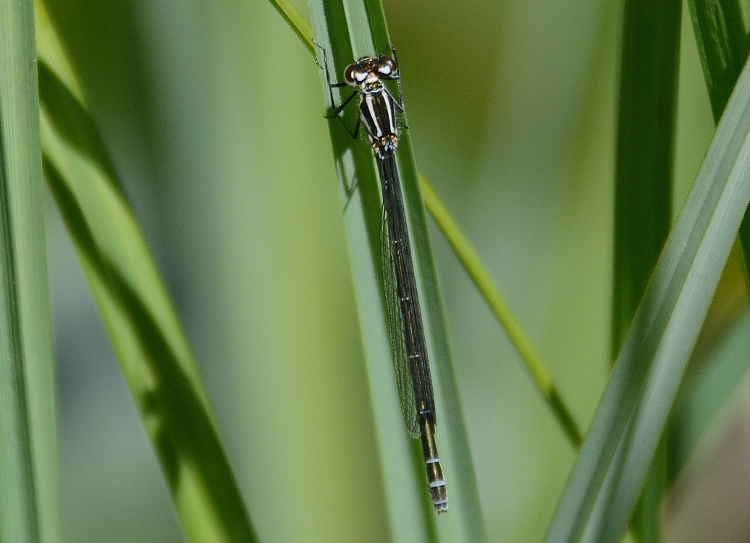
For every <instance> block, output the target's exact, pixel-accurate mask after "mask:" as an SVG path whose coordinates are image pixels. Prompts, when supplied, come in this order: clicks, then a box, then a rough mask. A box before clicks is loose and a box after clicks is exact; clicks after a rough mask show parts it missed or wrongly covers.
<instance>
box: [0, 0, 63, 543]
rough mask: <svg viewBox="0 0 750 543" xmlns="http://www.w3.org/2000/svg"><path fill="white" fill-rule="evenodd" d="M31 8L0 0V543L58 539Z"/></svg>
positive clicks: (37, 101)
mask: <svg viewBox="0 0 750 543" xmlns="http://www.w3.org/2000/svg"><path fill="white" fill-rule="evenodd" d="M38 111H39V98H38V96H37V77H36V64H35V51H34V12H33V6H32V4H31V3H30V2H28V1H23V2H0V387H2V388H1V389H0V541H8V542H11V541H12V542H13V543H27V542H28V543H36V542H41V543H48V542H57V541H59V540H60V534H59V530H60V526H59V524H60V518H59V482H58V464H57V434H56V429H55V393H54V386H53V367H52V348H51V338H50V316H49V293H48V290H47V267H46V254H45V237H44V236H45V232H44V213H43V199H42V169H41V151H40V148H39V113H38Z"/></svg>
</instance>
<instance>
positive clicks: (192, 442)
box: [36, 3, 256, 542]
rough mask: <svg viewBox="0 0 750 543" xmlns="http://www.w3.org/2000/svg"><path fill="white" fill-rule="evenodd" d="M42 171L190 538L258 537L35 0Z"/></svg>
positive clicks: (175, 324)
mask: <svg viewBox="0 0 750 543" xmlns="http://www.w3.org/2000/svg"><path fill="white" fill-rule="evenodd" d="M36 7H37V24H38V44H39V88H40V92H41V100H42V147H43V153H44V172H45V176H46V178H47V182H48V184H49V187H50V190H51V192H52V194H53V195H54V197H55V200H56V202H57V204H58V206H59V208H60V213H61V214H62V216H63V218H64V220H65V223H66V225H67V227H68V229H69V231H70V234H71V236H72V238H73V241H74V244H75V247H76V250H77V252H78V256H79V258H80V260H81V264H82V267H83V270H84V272H85V274H86V278H87V280H88V282H89V285H90V287H91V289H92V291H93V293H94V298H95V300H96V303H97V305H98V307H99V311H100V312H101V314H102V317H103V320H104V324H105V326H106V328H107V331H108V333H109V337H110V339H111V341H112V344H113V346H114V349H115V352H116V354H117V356H118V359H119V361H120V364H121V367H122V371H123V374H124V375H125V379H126V381H127V383H128V386H129V387H130V390H131V393H132V395H133V399H134V400H135V403H136V406H137V407H138V410H139V412H140V415H141V417H142V418H143V424H144V427H145V428H146V431H147V433H148V435H149V437H150V439H151V441H152V443H153V445H154V448H155V449H156V452H157V454H158V456H159V459H160V461H161V465H162V468H163V470H164V473H165V475H166V478H167V482H168V484H169V487H170V490H171V492H172V496H173V499H174V502H175V506H176V508H177V512H178V515H179V517H180V520H181V522H182V527H183V530H184V532H185V535H186V537H187V539H188V540H189V541H194V542H203V541H217V542H218V541H226V542H236V541H255V540H256V538H255V535H254V533H253V528H252V526H251V525H250V522H249V519H248V517H247V513H246V511H245V507H244V504H243V502H242V499H241V496H240V493H239V490H238V488H237V484H236V482H235V480H234V476H233V475H232V472H231V469H230V467H229V464H228V462H227V458H226V455H225V453H224V451H223V449H222V446H221V443H220V442H219V436H218V434H217V432H216V428H215V424H214V421H213V416H212V414H211V411H210V408H209V405H208V401H207V398H206V394H205V392H204V389H203V385H202V383H201V380H200V377H199V375H198V371H197V368H196V365H195V361H194V359H193V356H192V353H191V352H190V348H189V346H188V344H187V340H186V338H185V335H184V333H183V331H182V329H181V326H180V323H179V320H178V318H177V316H176V314H175V312H174V309H173V307H172V303H171V301H170V300H169V297H168V295H167V292H166V289H165V288H164V285H163V282H162V280H161V278H160V277H159V274H158V272H157V270H156V266H155V265H154V262H153V259H152V257H151V255H150V252H149V250H148V247H147V246H146V243H145V241H144V239H143V236H142V235H141V232H140V229H139V227H138V224H137V223H136V221H135V218H134V216H133V214H132V212H131V210H130V208H129V206H128V203H127V201H126V200H125V197H124V194H123V192H122V190H121V188H120V184H119V182H118V180H117V177H116V175H115V173H114V170H113V168H112V165H111V163H110V161H109V159H108V158H107V154H106V152H105V150H104V147H103V145H102V142H101V140H100V138H99V135H98V133H97V131H96V129H95V127H94V125H93V123H92V120H91V118H90V117H89V115H88V113H87V111H86V108H85V105H84V103H83V100H82V97H81V93H80V90H79V87H78V84H77V82H76V81H75V78H74V76H73V71H72V69H71V67H70V65H69V63H68V61H67V60H66V58H65V55H64V52H63V50H62V47H61V45H60V43H59V41H58V39H57V37H56V35H55V33H54V30H53V29H52V27H51V24H50V21H49V19H48V17H47V14H46V12H45V10H44V7H43V6H42V5H41V4H40V3H37V6H36Z"/></svg>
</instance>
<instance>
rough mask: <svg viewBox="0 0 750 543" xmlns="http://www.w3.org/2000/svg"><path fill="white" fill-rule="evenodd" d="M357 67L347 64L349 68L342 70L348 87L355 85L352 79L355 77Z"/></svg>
mask: <svg viewBox="0 0 750 543" xmlns="http://www.w3.org/2000/svg"><path fill="white" fill-rule="evenodd" d="M356 69H357V67H356V66H355V65H354V64H349V66H347V67H346V70H344V79H345V80H346V82H347V83H348V84H349V85H355V84H356V83H355V82H354V78H355V76H356V74H355V70H356Z"/></svg>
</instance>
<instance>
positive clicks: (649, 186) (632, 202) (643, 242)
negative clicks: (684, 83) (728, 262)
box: [612, 0, 682, 543]
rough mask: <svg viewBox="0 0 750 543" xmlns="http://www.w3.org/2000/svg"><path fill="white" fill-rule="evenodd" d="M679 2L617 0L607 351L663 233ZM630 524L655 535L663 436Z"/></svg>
mask: <svg viewBox="0 0 750 543" xmlns="http://www.w3.org/2000/svg"><path fill="white" fill-rule="evenodd" d="M681 7H682V2H681V1H680V0H671V1H667V2H651V1H650V0H629V1H627V2H626V3H625V16H624V29H623V44H622V60H621V66H620V101H619V118H618V123H617V130H618V137H617V163H616V176H615V243H614V279H613V298H612V305H613V307H612V352H613V356H614V355H615V354H616V353H617V351H618V350H619V349H620V347H621V346H622V340H623V338H624V337H625V335H626V334H627V331H628V328H629V327H630V323H631V321H632V319H633V315H635V312H636V310H637V308H638V302H639V301H640V300H641V297H642V296H643V292H644V291H645V290H646V285H647V283H648V280H649V278H650V277H651V273H652V272H653V269H654V266H655V265H656V261H657V259H658V257H659V252H660V251H661V249H662V246H663V245H664V241H665V240H666V238H667V234H668V233H669V226H670V224H671V209H672V182H673V163H674V160H673V159H674V141H675V124H676V105H677V99H676V98H677V76H678V69H677V67H678V61H679V44H680V22H681V12H682V9H681ZM657 451H658V452H657V454H656V455H655V457H654V460H653V466H652V469H651V471H650V472H649V476H648V477H647V479H646V484H645V486H644V489H643V497H642V500H641V502H640V504H639V507H638V508H637V510H636V515H635V519H634V523H633V528H634V529H635V530H636V532H637V533H638V534H639V535H640V539H641V541H643V542H644V543H657V542H658V541H659V518H658V516H659V515H658V513H659V503H660V501H661V497H662V495H663V494H664V492H665V489H666V487H667V480H666V479H667V473H668V471H669V470H668V467H667V463H668V455H667V449H666V441H665V440H663V441H662V444H661V445H660V446H659V448H658V449H657Z"/></svg>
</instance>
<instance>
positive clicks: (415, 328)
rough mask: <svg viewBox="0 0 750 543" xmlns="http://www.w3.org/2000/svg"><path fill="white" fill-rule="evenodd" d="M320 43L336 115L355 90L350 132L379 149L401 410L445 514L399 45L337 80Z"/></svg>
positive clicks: (383, 241) (383, 244)
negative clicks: (338, 99)
mask: <svg viewBox="0 0 750 543" xmlns="http://www.w3.org/2000/svg"><path fill="white" fill-rule="evenodd" d="M316 45H317V44H316ZM318 47H319V48H320V49H321V51H322V52H323V64H324V67H323V70H324V71H325V74H326V80H327V82H328V90H329V92H330V95H331V105H332V107H333V110H332V112H331V114H330V115H329V116H330V117H334V116H335V117H340V115H341V113H342V111H343V110H344V108H346V106H347V105H349V103H350V102H351V101H352V100H353V99H354V97H355V96H356V97H358V98H359V114H358V115H357V123H356V125H355V127H354V130H353V131H350V130H349V129H348V128H347V131H348V132H349V133H350V135H351V136H352V137H353V138H356V137H357V135H358V133H359V129H360V126H361V125H362V124H364V126H365V130H366V131H367V137H368V139H369V140H370V145H371V146H372V150H373V151H374V153H375V161H376V162H377V165H378V172H379V174H380V186H381V191H382V198H383V219H382V224H381V230H380V252H381V253H380V256H381V265H382V269H383V285H384V287H383V288H384V292H385V299H386V306H387V308H388V321H389V322H388V329H389V335H390V342H391V350H392V355H393V365H394V367H395V369H396V379H397V383H398V392H399V397H400V399H401V410H402V412H403V414H404V419H405V420H406V426H407V428H408V430H409V435H411V436H412V437H413V438H415V439H421V442H422V452H423V453H424V461H425V469H426V472H427V484H428V486H429V489H430V497H431V498H432V503H433V504H434V506H435V509H436V510H437V512H438V513H443V512H445V511H447V510H448V495H447V493H446V489H445V479H444V477H443V470H442V468H441V467H440V459H439V457H438V452H437V445H436V443H435V423H436V417H435V398H434V394H433V391H432V378H431V377H430V364H429V360H428V356H427V345H426V342H425V334H424V327H423V326H422V313H421V310H420V307H419V295H418V294H417V282H416V279H415V277H414V264H413V262H412V256H411V243H410V241H409V229H408V226H407V222H406V214H405V212H404V198H403V195H402V192H401V180H400V178H399V174H398V166H397V163H396V147H397V146H398V138H399V129H398V120H397V114H398V112H403V110H404V105H403V101H404V100H403V91H402V89H401V78H400V75H399V70H398V60H397V57H396V51H395V50H394V49H393V48H392V50H393V57H390V56H387V55H380V56H377V57H362V58H360V59H359V60H358V61H357V62H355V63H354V64H350V65H349V66H347V67H346V69H345V70H344V82H343V83H334V82H332V81H331V75H330V72H329V71H328V57H327V54H326V51H325V49H323V48H322V47H320V46H318ZM384 80H395V81H396V82H397V84H398V93H399V99H398V100H396V99H395V98H394V96H393V94H391V92H390V91H389V90H388V88H387V87H386V86H385V83H384V82H383V81H384ZM345 86H351V87H354V89H355V91H354V92H353V93H352V94H351V96H349V97H348V98H347V99H346V100H344V101H343V102H342V103H341V104H340V105H339V106H334V104H335V101H334V99H333V89H335V88H339V87H345ZM342 124H343V121H342ZM344 127H345V128H346V125H344Z"/></svg>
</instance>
